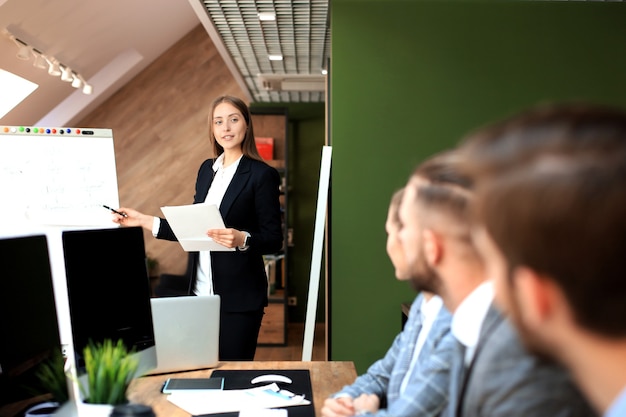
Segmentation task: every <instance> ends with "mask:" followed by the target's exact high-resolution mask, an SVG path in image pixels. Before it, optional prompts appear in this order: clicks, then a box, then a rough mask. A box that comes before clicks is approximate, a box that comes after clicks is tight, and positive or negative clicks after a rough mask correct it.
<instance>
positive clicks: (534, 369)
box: [443, 305, 596, 417]
mask: <svg viewBox="0 0 626 417" xmlns="http://www.w3.org/2000/svg"><path fill="white" fill-rule="evenodd" d="M460 346H461V344H460V343H459V352H458V354H457V355H456V356H455V359H454V361H453V365H452V372H451V375H450V378H451V381H450V399H449V404H448V408H447V410H446V412H444V414H443V416H447V417H461V416H462V417H479V416H480V417H496V416H498V417H591V416H595V415H596V414H595V413H594V412H593V411H592V410H591V408H590V407H589V405H588V403H587V402H586V400H585V399H584V398H583V396H582V395H581V393H580V392H579V390H578V389H577V387H576V386H575V385H574V384H573V382H572V380H571V378H570V376H569V374H568V372H567V371H566V370H565V369H564V368H562V367H561V366H558V365H556V364H555V363H553V362H548V361H546V360H542V359H540V358H538V357H536V356H534V355H531V354H530V353H528V352H527V351H526V350H525V349H524V347H523V346H522V343H521V341H520V339H519V338H518V335H517V332H516V331H515V330H514V328H513V326H512V325H511V324H510V322H509V320H507V319H506V318H504V317H503V315H502V314H501V313H500V312H499V311H498V310H497V308H495V307H494V306H493V305H492V306H491V307H490V308H489V311H488V312H487V316H486V318H485V320H484V322H483V325H482V327H481V331H480V336H479V340H478V345H477V347H476V352H475V354H474V358H473V360H472V363H471V364H470V366H469V368H468V369H467V370H466V369H465V366H464V349H463V348H462V347H460Z"/></svg>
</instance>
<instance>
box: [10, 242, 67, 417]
mask: <svg viewBox="0 0 626 417" xmlns="http://www.w3.org/2000/svg"><path fill="white" fill-rule="evenodd" d="M0 257H1V258H2V262H0V264H1V265H2V267H1V268H0V318H1V319H0V415H1V416H23V415H24V414H25V413H26V411H27V410H29V409H32V408H33V407H42V406H44V405H45V403H46V402H60V403H62V402H64V401H66V400H67V396H68V392H67V384H66V380H65V377H64V374H63V367H64V359H63V356H62V351H61V342H60V338H59V327H58V322H57V311H56V305H55V299H54V290H53V284H52V274H51V270H50V259H49V257H48V242H47V239H46V236H43V235H35V236H23V237H11V238H3V239H0ZM47 371H53V372H52V374H53V375H55V376H56V377H57V378H56V380H55V379H52V381H56V382H52V383H46V382H44V381H45V380H46V378H44V377H43V375H44V374H45V373H46V372H47Z"/></svg>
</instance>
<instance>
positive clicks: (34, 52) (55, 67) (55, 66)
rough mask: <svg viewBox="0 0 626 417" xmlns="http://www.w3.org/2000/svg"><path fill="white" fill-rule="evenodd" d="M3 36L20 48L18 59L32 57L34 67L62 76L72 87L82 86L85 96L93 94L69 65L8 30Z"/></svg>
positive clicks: (3, 32) (90, 87)
mask: <svg viewBox="0 0 626 417" xmlns="http://www.w3.org/2000/svg"><path fill="white" fill-rule="evenodd" d="M2 34H3V35H4V36H5V37H7V38H9V39H10V40H11V41H13V43H15V45H16V46H17V47H18V48H19V49H18V51H17V57H18V58H19V59H21V60H24V61H28V60H30V59H31V57H34V60H33V66H35V67H37V68H41V69H47V70H48V74H50V75H52V76H54V77H58V76H59V75H60V76H61V80H63V81H66V82H71V83H72V87H75V88H80V87H81V86H82V88H83V89H82V91H83V93H84V94H91V93H93V87H92V86H91V85H89V84H87V82H86V81H85V79H84V78H83V77H82V76H81V75H80V74H78V73H77V72H75V71H72V69H71V68H70V67H69V66H68V65H65V64H62V63H61V62H59V60H58V59H56V58H55V57H53V56H50V55H46V54H44V53H43V52H42V51H40V50H38V49H36V48H34V47H33V46H31V45H29V44H27V43H26V42H24V41H23V40H21V39H18V38H17V37H15V36H14V35H13V34H12V33H11V32H9V31H8V30H7V29H3V30H2Z"/></svg>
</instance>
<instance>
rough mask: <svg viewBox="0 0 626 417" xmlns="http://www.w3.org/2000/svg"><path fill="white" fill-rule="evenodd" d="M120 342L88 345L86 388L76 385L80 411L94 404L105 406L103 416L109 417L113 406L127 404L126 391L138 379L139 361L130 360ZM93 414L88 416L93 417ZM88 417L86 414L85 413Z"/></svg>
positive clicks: (132, 358) (107, 341) (131, 357)
mask: <svg viewBox="0 0 626 417" xmlns="http://www.w3.org/2000/svg"><path fill="white" fill-rule="evenodd" d="M131 353H133V352H132V350H131V351H128V350H127V349H126V346H125V345H124V343H123V341H122V340H118V341H117V342H116V343H114V342H113V341H111V340H109V339H107V340H105V341H104V342H102V343H89V344H88V345H87V347H85V349H84V359H85V369H86V372H87V384H86V385H87V386H84V385H82V384H79V388H80V390H81V394H82V396H83V398H84V402H82V403H81V404H80V405H79V415H80V414H81V413H80V411H81V410H80V408H82V409H85V408H95V407H89V406H90V405H93V404H106V405H107V406H106V407H100V408H101V409H102V411H101V412H102V415H106V416H108V415H109V414H110V412H111V410H112V408H113V406H115V405H118V404H125V403H127V402H128V399H127V397H126V390H127V389H128V386H129V385H130V383H131V381H132V379H133V378H134V377H135V376H137V375H136V374H137V368H138V366H139V362H138V360H137V359H136V358H135V357H133V356H131V355H130V354H131ZM96 413H99V412H96V411H94V410H92V411H90V412H89V415H94V416H95V415H96ZM85 414H87V413H85Z"/></svg>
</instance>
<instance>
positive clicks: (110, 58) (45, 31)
mask: <svg viewBox="0 0 626 417" xmlns="http://www.w3.org/2000/svg"><path fill="white" fill-rule="evenodd" d="M216 6H218V7H216ZM268 8H270V9H274V10H276V11H277V14H278V21H277V22H275V23H274V25H275V26H278V23H279V22H281V21H283V20H286V21H287V24H288V25H290V26H291V29H290V30H287V29H289V28H287V27H284V28H282V29H280V31H278V30H273V29H272V27H271V26H268V25H266V26H264V27H263V28H262V30H261V32H260V37H259V36H257V34H255V33H254V30H253V29H254V28H252V27H251V26H250V23H248V22H246V23H245V25H243V26H242V25H241V23H242V22H241V19H238V18H233V13H234V12H236V13H238V14H240V16H246V17H249V16H250V12H251V11H254V10H261V9H263V10H261V11H264V10H267V9H268ZM327 9H328V2H327V0H311V1H309V0H238V1H235V0H220V1H219V2H218V1H217V0H204V1H203V0H187V1H185V0H108V1H95V0H0V30H2V29H7V30H8V31H9V32H11V33H12V34H13V35H15V36H16V37H17V38H18V39H20V40H22V41H24V42H26V43H27V44H29V45H31V46H32V47H34V48H36V49H37V50H39V51H41V52H43V53H45V54H46V55H49V56H50V55H51V56H54V57H56V58H57V59H58V60H59V61H60V62H61V63H63V64H65V65H67V66H69V67H71V69H72V70H74V71H75V72H77V73H79V74H81V75H82V76H83V77H84V78H85V79H86V80H87V81H88V82H89V83H90V84H92V85H93V89H94V92H93V94H91V95H85V94H83V93H82V92H81V91H79V90H77V89H75V88H73V87H72V86H71V85H70V83H68V82H63V81H61V79H60V78H59V77H53V76H50V75H48V73H47V71H46V70H44V69H40V68H36V67H34V66H33V60H32V59H31V60H29V61H23V60H19V59H17V58H16V53H17V51H18V48H17V46H16V45H15V43H14V42H13V41H11V40H10V39H8V38H7V37H4V36H0V68H1V69H4V70H7V71H9V72H12V73H14V74H17V75H20V76H22V77H23V78H26V79H28V80H30V81H32V82H34V83H36V84H38V85H39V88H37V90H35V91H34V92H33V93H32V94H31V95H30V96H29V97H27V98H26V99H25V100H24V101H23V102H22V103H21V104H20V105H18V106H17V107H16V108H15V109H14V110H12V111H11V112H9V113H8V114H7V115H5V116H4V117H3V118H2V119H0V124H1V125H4V126H12V125H23V126H39V125H42V126H71V125H72V124H73V122H75V121H79V120H80V119H81V118H82V117H84V116H85V115H87V114H88V113H89V112H90V111H92V110H93V109H95V108H96V107H97V106H98V105H99V104H100V103H102V102H103V101H104V100H106V99H107V98H108V97H110V96H111V95H112V94H113V93H114V92H115V91H117V90H118V89H119V88H120V87H121V86H123V85H124V84H125V83H126V82H128V81H129V80H130V79H132V78H133V77H134V76H135V75H137V74H138V73H139V72H141V70H143V69H144V68H145V67H147V66H148V65H149V64H150V63H151V62H152V61H154V60H155V59H156V58H157V57H159V56H160V55H161V54H162V53H163V52H165V51H166V50H167V49H168V48H170V47H171V46H172V45H173V44H174V43H176V42H177V41H178V40H180V39H181V38H182V37H183V36H184V35H186V34H187V33H188V32H189V31H191V30H192V29H193V28H194V27H196V26H197V25H198V24H201V23H202V24H203V26H204V27H205V29H207V32H208V35H209V36H211V38H212V39H213V41H214V43H216V46H217V47H218V49H219V50H220V52H221V53H222V55H223V57H224V58H225V61H226V62H227V65H229V68H230V69H231V71H232V72H233V74H234V75H235V76H236V78H237V79H238V80H239V81H240V84H241V85H242V88H243V89H244V90H246V89H247V90H248V91H249V92H250V97H249V99H251V100H257V101H281V100H282V101H286V102H288V101H323V93H319V96H318V97H313V96H311V95H310V94H308V93H307V94H305V95H298V96H297V97H294V96H293V93H289V94H287V95H285V94H279V93H270V92H268V91H265V90H264V89H263V87H262V83H261V82H259V81H258V80H255V78H256V76H257V74H256V73H255V71H259V70H258V69H257V68H254V66H253V65H251V62H252V61H250V57H251V56H252V55H256V56H257V61H258V62H260V60H261V57H262V58H266V57H267V55H266V54H267V51H268V48H273V47H275V45H276V44H277V43H278V44H279V45H282V46H283V47H286V48H287V49H286V51H287V53H284V52H283V53H284V54H285V56H286V59H285V62H284V63H283V64H281V65H276V66H273V67H269V72H270V74H268V75H272V74H292V75H294V74H304V75H308V74H310V73H312V72H313V73H314V72H316V71H317V70H318V67H321V66H322V63H323V61H324V59H327V58H326V57H327V56H328V45H329V39H328V38H329V34H328V11H327ZM212 10H216V12H213V11H212ZM238 10H240V11H238ZM216 13H219V14H220V15H217V14H216ZM212 14H213V15H212ZM307 16H309V17H307ZM207 18H208V19H207ZM214 19H217V20H215V21H214ZM220 19H222V20H220ZM303 19H304V20H303ZM319 22H323V24H324V25H325V27H324V28H323V31H320V29H319V27H315V26H319V24H320V23H319ZM256 25H257V26H258V23H256ZM242 30H243V31H245V33H246V36H245V37H244V38H243V41H242V40H241V39H238V38H236V37H237V36H238V35H240V34H241V33H242ZM229 32H230V35H229ZM295 33H304V36H305V39H308V42H322V46H321V47H320V46H315V47H311V48H310V50H308V49H303V48H299V47H298V46H299V45H301V44H302V42H303V41H301V40H299V39H296V38H295V37H294V36H293V34H295ZM283 35H290V36H291V38H290V39H283V38H282V36H283ZM220 37H221V38H222V39H223V42H220ZM246 39H247V40H251V39H252V40H255V42H253V43H254V44H255V45H256V44H260V45H259V48H258V49H254V50H252V49H251V50H250V51H245V50H243V49H242V48H244V47H245V43H246V42H247V43H250V42H248V41H246ZM292 45H295V46H296V48H295V49H296V50H297V52H298V53H299V54H300V55H302V54H303V53H304V54H306V55H308V54H311V58H310V59H309V58H308V56H307V57H301V56H300V57H298V59H297V60H296V57H295V56H289V52H288V51H289V48H291V47H292ZM252 46H254V45H251V47H252ZM235 49H238V51H236V50H235ZM303 50H304V51H305V52H302V51H303ZM314 54H316V56H313V55H314ZM304 58H306V59H304ZM291 62H293V63H294V64H296V69H295V70H292V69H290V68H289V67H287V65H291ZM302 62H306V65H305V66H303V65H302ZM298 66H299V67H298ZM267 68H268V67H264V68H262V69H261V70H260V71H263V72H266V71H265V69H267ZM319 69H321V68H319ZM0 94H1V92H0Z"/></svg>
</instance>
